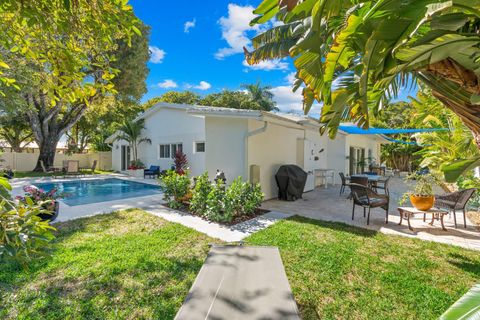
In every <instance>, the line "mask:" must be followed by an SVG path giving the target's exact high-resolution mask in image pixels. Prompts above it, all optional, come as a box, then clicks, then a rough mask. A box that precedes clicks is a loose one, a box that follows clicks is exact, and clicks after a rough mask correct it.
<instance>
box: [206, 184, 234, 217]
mask: <svg viewBox="0 0 480 320" xmlns="http://www.w3.org/2000/svg"><path fill="white" fill-rule="evenodd" d="M224 208H225V185H224V184H223V183H222V182H221V181H220V180H218V181H217V182H216V183H214V184H212V190H210V193H209V194H208V196H207V210H206V212H205V216H206V217H207V219H208V220H211V221H219V222H229V221H232V219H233V216H232V215H231V213H230V212H225V211H224Z"/></svg>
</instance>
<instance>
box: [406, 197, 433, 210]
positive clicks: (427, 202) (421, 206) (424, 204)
mask: <svg viewBox="0 0 480 320" xmlns="http://www.w3.org/2000/svg"><path fill="white" fill-rule="evenodd" d="M410 202H411V203H412V205H413V206H414V207H415V208H416V209H417V210H421V211H427V210H429V209H430V208H431V207H433V203H434V202H435V197H434V196H416V195H410Z"/></svg>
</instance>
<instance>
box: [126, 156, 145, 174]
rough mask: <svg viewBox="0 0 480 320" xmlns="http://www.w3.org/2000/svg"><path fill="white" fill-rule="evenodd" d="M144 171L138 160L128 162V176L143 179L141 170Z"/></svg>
mask: <svg viewBox="0 0 480 320" xmlns="http://www.w3.org/2000/svg"><path fill="white" fill-rule="evenodd" d="M144 169H145V165H144V164H143V162H142V161H140V160H133V161H132V162H130V165H129V166H128V168H127V171H128V175H130V176H132V177H135V178H143V170H144Z"/></svg>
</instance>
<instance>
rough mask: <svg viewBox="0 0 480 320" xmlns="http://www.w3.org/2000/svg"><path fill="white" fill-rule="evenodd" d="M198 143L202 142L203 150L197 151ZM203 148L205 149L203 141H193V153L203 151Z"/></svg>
mask: <svg viewBox="0 0 480 320" xmlns="http://www.w3.org/2000/svg"><path fill="white" fill-rule="evenodd" d="M199 144H203V150H201V151H199V150H198V145H199ZM205 149H206V145H205V141H195V142H194V144H193V151H194V152H195V153H205Z"/></svg>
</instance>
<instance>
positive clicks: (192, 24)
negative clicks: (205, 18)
mask: <svg viewBox="0 0 480 320" xmlns="http://www.w3.org/2000/svg"><path fill="white" fill-rule="evenodd" d="M196 23H197V19H195V18H193V20H192V21H187V22H185V25H184V26H183V32H185V33H189V32H190V29H192V28H195V24H196Z"/></svg>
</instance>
